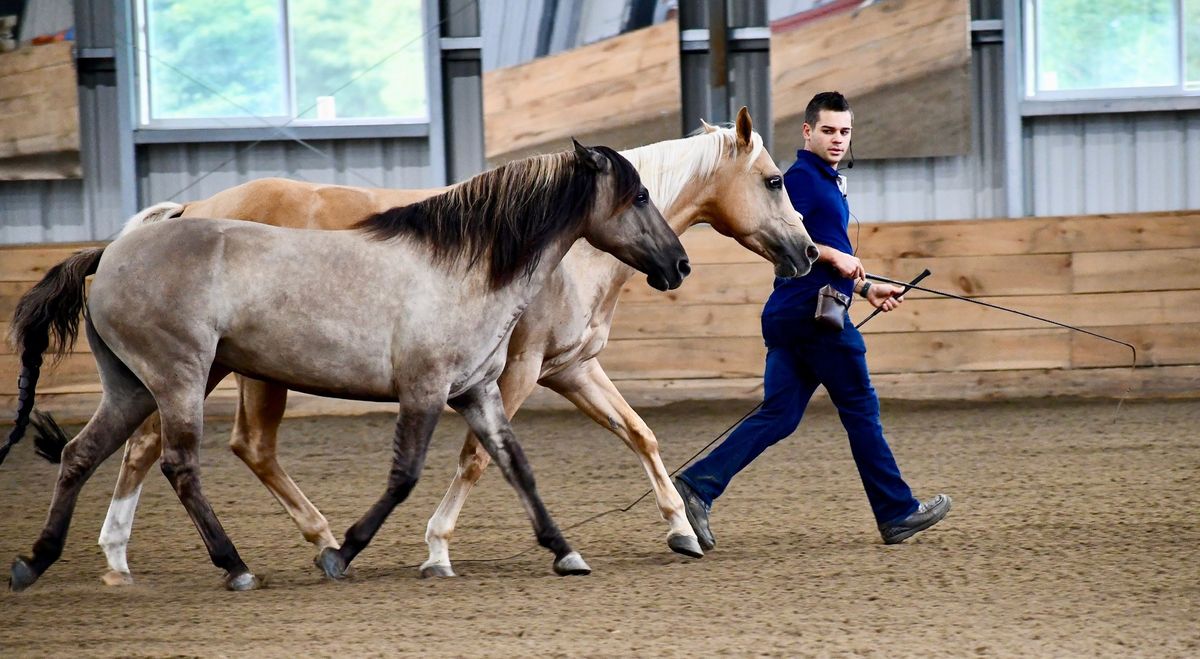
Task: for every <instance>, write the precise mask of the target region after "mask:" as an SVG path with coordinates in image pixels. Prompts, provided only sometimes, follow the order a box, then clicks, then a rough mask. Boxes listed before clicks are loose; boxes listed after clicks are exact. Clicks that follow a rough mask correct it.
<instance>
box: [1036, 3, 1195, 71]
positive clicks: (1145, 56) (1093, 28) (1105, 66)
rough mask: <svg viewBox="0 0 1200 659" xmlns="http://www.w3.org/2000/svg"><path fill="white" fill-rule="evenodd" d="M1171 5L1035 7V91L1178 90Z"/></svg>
mask: <svg viewBox="0 0 1200 659" xmlns="http://www.w3.org/2000/svg"><path fill="white" fill-rule="evenodd" d="M1177 2H1178V0H1042V1H1040V2H1037V3H1036V19H1035V20H1036V23H1035V32H1036V62H1037V66H1036V82H1035V84H1036V90H1037V91H1039V92H1054V91H1070V90H1091V89H1120V88H1136V87H1164V86H1177V85H1179V84H1180V70H1179V69H1180V57H1179V54H1180V44H1179V17H1178V16H1177V10H1178V4H1177ZM1192 4H1194V3H1192Z"/></svg>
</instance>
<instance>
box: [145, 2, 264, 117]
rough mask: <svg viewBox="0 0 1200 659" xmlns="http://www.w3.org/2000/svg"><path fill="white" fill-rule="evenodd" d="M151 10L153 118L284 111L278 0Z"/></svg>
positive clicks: (153, 6) (151, 5) (161, 5)
mask: <svg viewBox="0 0 1200 659" xmlns="http://www.w3.org/2000/svg"><path fill="white" fill-rule="evenodd" d="M146 4H147V12H146V14H147V16H146V21H147V31H148V33H149V49H148V52H149V58H148V59H149V68H150V80H151V91H150V113H151V116H153V117H155V118H159V119H168V118H205V117H243V116H252V115H260V116H272V115H273V116H279V115H282V114H286V113H287V98H286V95H285V91H284V90H285V89H286V86H285V79H284V68H283V63H284V59H283V44H282V40H281V38H280V37H281V34H280V28H279V26H280V25H281V24H282V21H283V18H282V16H281V15H280V11H279V3H278V2H276V0H204V1H203V2H197V1H196V0H149V1H148V2H147V3H146ZM222 97H224V98H225V99H229V100H224V99H223V98H222ZM230 101H232V103H231V102H230ZM239 106H240V107H239Z"/></svg>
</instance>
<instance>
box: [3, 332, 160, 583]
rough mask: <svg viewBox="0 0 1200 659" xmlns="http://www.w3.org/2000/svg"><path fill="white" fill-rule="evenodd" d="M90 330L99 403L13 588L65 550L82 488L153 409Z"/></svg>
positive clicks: (66, 456)
mask: <svg viewBox="0 0 1200 659" xmlns="http://www.w3.org/2000/svg"><path fill="white" fill-rule="evenodd" d="M87 334H88V343H90V344H91V346H92V352H93V354H94V356H95V358H96V364H97V366H98V367H99V371H100V381H101V383H102V384H103V395H102V396H101V399H100V407H99V409H97V410H96V413H95V414H94V415H92V419H91V420H90V421H88V424H87V425H86V426H85V427H84V428H83V430H82V431H81V432H80V433H79V435H77V436H76V437H75V439H73V440H71V441H70V442H68V443H67V445H66V447H64V448H63V452H62V464H61V465H60V466H59V470H58V482H57V484H56V485H55V488H54V497H53V499H51V501H50V513H49V515H47V517H46V524H45V526H44V527H43V528H42V533H41V535H40V536H39V537H38V539H37V542H35V543H34V545H33V554H32V556H30V557H29V558H24V557H21V558H17V559H16V561H14V562H13V566H12V573H11V576H10V577H9V588H11V589H12V590H14V591H20V590H25V589H26V588H28V587H29V586H31V585H33V583H34V582H35V581H37V579H38V578H39V577H40V576H41V575H42V574H44V573H45V572H46V570H47V569H49V568H50V566H51V565H53V564H54V562H55V561H57V560H58V558H59V556H61V555H62V548H63V544H64V543H65V542H66V539H67V531H68V529H69V527H70V525H71V515H72V514H73V513H74V511H75V502H76V500H77V498H78V497H79V491H80V489H82V488H83V485H84V483H86V482H87V480H88V478H90V477H91V475H92V474H93V473H94V472H95V471H96V467H97V466H98V465H99V464H100V463H101V462H103V461H104V460H105V459H107V458H108V457H109V456H111V455H112V454H113V453H114V452H115V451H116V450H117V447H119V446H120V445H121V443H122V442H124V441H125V440H126V439H127V438H128V437H129V435H130V434H131V433H132V432H133V431H134V430H135V429H136V428H137V427H138V425H139V424H141V423H142V422H143V421H145V420H146V417H148V416H150V414H151V412H153V411H154V407H155V403H154V398H153V396H151V395H150V392H149V390H147V389H146V387H145V386H144V385H143V384H142V383H141V381H140V380H138V378H137V377H135V376H134V375H133V373H131V372H130V371H129V369H128V368H126V366H125V365H124V364H123V363H121V361H120V360H118V359H117V358H116V356H115V355H113V354H112V352H111V351H110V350H109V349H108V347H107V346H106V345H105V344H104V342H103V341H102V340H101V339H100V338H99V336H98V335H97V334H96V332H95V330H94V329H93V328H92V325H91V323H90V322H89V323H87Z"/></svg>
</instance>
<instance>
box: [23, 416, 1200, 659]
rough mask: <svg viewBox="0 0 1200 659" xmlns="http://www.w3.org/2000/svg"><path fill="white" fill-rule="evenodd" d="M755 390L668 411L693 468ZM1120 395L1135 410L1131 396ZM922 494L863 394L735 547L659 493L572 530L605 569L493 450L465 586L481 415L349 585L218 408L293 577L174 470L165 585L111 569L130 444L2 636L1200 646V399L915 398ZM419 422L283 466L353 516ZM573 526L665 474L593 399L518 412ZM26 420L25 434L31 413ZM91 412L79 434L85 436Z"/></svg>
mask: <svg viewBox="0 0 1200 659" xmlns="http://www.w3.org/2000/svg"><path fill="white" fill-rule="evenodd" d="M746 407H748V406H747V405H745V404H744V403H739V404H732V403H730V404H703V405H701V404H689V405H676V406H672V407H668V408H663V409H654V410H648V411H647V412H646V419H647V421H648V422H649V424H650V426H651V427H652V428H655V429H656V430H657V431H658V433H659V439H660V441H661V442H662V447H663V455H664V459H665V461H666V463H667V464H668V466H669V467H672V468H673V467H674V466H675V465H677V464H678V463H679V462H680V461H681V460H683V459H684V458H686V457H687V456H688V455H690V454H691V453H692V452H693V451H695V450H696V449H697V448H699V447H700V446H702V445H703V444H704V443H705V442H706V441H707V440H708V439H709V438H711V437H712V436H714V435H715V434H716V433H717V432H719V431H720V430H722V429H723V428H725V426H726V425H728V424H729V423H731V422H732V421H733V420H735V419H737V418H738V417H739V416H740V415H741V414H742V412H744V411H745V408H746ZM1114 414H1115V417H1114ZM884 421H885V425H886V427H887V429H888V434H889V437H890V438H891V441H892V445H893V449H894V451H895V452H896V454H897V456H898V459H899V461H900V465H901V467H902V468H903V470H904V473H905V476H906V477H907V479H908V480H909V482H910V483H911V484H913V486H914V489H915V490H916V491H917V493H918V494H919V495H921V496H929V495H931V494H933V493H936V492H939V491H944V492H947V493H949V494H951V495H952V496H953V497H954V511H953V512H952V513H951V514H950V517H949V518H947V519H946V520H945V521H944V522H942V524H940V525H939V526H937V527H935V528H934V529H933V530H931V531H929V532H927V533H925V534H923V535H921V536H919V537H918V538H917V539H915V540H913V541H910V542H908V543H906V544H904V545H900V546H895V547H887V546H884V545H883V544H882V543H881V542H880V539H879V536H878V534H877V533H876V531H875V528H874V524H873V523H872V520H871V518H870V511H869V509H868V507H867V503H866V498H865V496H864V495H863V492H862V487H861V484H860V483H859V481H858V477H857V473H856V472H855V469H854V465H853V462H852V461H851V459H850V453H849V449H848V446H847V444H846V440H845V435H844V434H843V432H842V431H841V427H840V425H839V424H838V421H837V418H836V415H835V414H834V413H833V412H832V410H831V409H830V408H829V407H827V406H818V407H817V408H816V409H814V410H812V411H811V412H810V415H809V418H808V419H806V420H805V422H804V424H802V426H801V430H800V431H799V432H798V433H797V434H796V435H795V436H793V437H792V438H790V439H789V440H787V441H785V442H783V443H781V444H779V445H778V446H776V447H775V448H773V449H772V450H771V451H769V452H768V453H767V454H766V455H765V456H764V457H763V458H762V459H760V460H759V461H758V462H757V463H756V464H754V465H753V466H752V467H751V468H750V469H749V470H748V471H747V472H745V473H743V474H742V475H741V477H740V478H739V479H738V480H737V481H735V483H734V485H733V486H732V487H731V489H730V491H729V492H728V493H727V494H726V496H725V498H723V499H722V500H720V501H719V502H718V505H717V507H716V508H715V509H714V512H713V530H714V532H715V533H716V535H717V538H718V547H717V549H716V550H714V551H712V552H710V553H709V555H708V556H706V557H705V558H704V559H702V560H689V559H684V558H682V557H679V556H676V555H674V554H672V553H670V551H669V550H668V549H667V547H666V543H665V534H666V526H665V524H663V523H662V522H661V521H660V520H659V518H658V513H657V511H656V510H655V508H654V506H653V504H652V503H651V502H649V501H646V502H643V503H642V504H640V505H639V506H638V507H636V508H634V509H633V510H632V511H631V512H628V513H623V514H616V515H609V516H606V517H604V518H601V519H600V520H597V521H595V522H592V523H590V524H587V525H585V526H582V527H580V528H577V529H574V530H571V531H568V533H567V536H568V539H569V540H571V541H572V543H573V544H574V545H575V547H576V548H577V549H578V550H580V551H581V553H582V554H583V556H584V557H585V558H586V559H587V560H588V562H589V563H590V564H591V566H592V568H593V569H594V570H595V572H594V573H593V574H592V575H591V576H589V577H576V578H567V579H563V578H559V577H556V576H554V575H553V573H552V572H551V570H550V564H551V557H550V555H549V553H548V552H545V551H542V550H540V549H539V550H537V551H533V552H530V553H528V554H525V555H523V556H521V557H519V558H516V559H512V560H506V561H501V562H491V563H472V562H466V561H465V560H463V559H469V558H476V559H477V558H488V557H502V556H508V555H511V554H513V553H515V552H517V551H519V550H521V549H524V548H526V547H528V546H529V545H530V544H532V541H533V537H532V533H531V531H530V527H529V524H528V522H527V521H526V518H525V516H524V514H523V513H522V511H521V509H520V507H519V505H518V504H517V500H516V497H515V495H514V494H513V492H512V491H511V490H510V489H509V488H508V486H507V485H506V484H505V483H504V482H503V479H502V478H500V476H499V473H498V472H497V471H496V470H495V469H492V470H490V471H489V474H488V476H486V477H485V478H484V480H483V482H482V483H481V484H480V487H479V488H478V489H477V490H476V491H475V494H474V496H473V497H472V498H471V500H470V501H469V502H468V504H467V506H466V510H465V511H464V514H463V517H462V519H461V523H460V526H459V530H458V533H457V536H458V540H457V542H456V543H455V544H454V545H453V547H452V552H453V553H452V557H453V558H456V559H458V560H457V561H456V563H455V567H456V569H457V570H458V572H459V573H460V574H461V575H462V576H461V577H460V578H458V579H449V580H435V581H430V580H421V579H419V578H418V575H417V570H416V568H415V565H416V564H419V563H420V562H421V561H422V560H423V559H424V558H425V545H424V542H423V540H422V536H423V534H424V527H425V521H426V518H427V516H428V514H429V513H430V512H432V510H433V509H434V507H435V505H436V503H437V501H438V499H439V498H440V497H441V494H442V492H443V491H444V488H445V486H446V485H447V484H448V482H449V478H450V476H451V474H452V473H453V467H452V465H453V462H454V459H455V456H456V454H457V450H458V446H459V443H460V439H461V436H462V432H463V425H462V423H461V421H460V420H459V419H457V418H455V417H454V416H452V415H447V416H446V417H445V418H444V419H443V422H442V424H441V426H440V428H439V429H438V432H437V435H436V437H435V439H434V443H433V448H432V451H431V454H430V457H429V460H428V462H427V466H426V470H425V478H424V479H423V480H422V481H421V483H420V484H419V486H418V487H417V489H416V491H415V492H414V493H413V495H412V497H411V498H410V499H409V500H408V501H407V502H406V503H404V504H402V505H401V506H400V507H399V508H397V510H396V512H395V513H394V514H393V515H392V517H391V519H390V520H389V521H388V523H387V524H386V525H385V526H384V528H383V530H382V531H381V532H380V534H379V536H378V537H377V538H376V540H375V542H374V544H373V545H372V546H371V547H370V548H368V549H367V550H366V551H365V552H364V553H363V554H362V555H361V556H360V557H359V558H358V560H357V561H356V563H355V567H356V570H357V574H356V577H355V578H354V579H353V580H352V581H349V582H347V583H329V582H326V581H324V580H323V579H322V578H321V577H320V576H319V575H318V573H317V572H316V570H315V568H313V567H312V565H311V563H310V561H311V558H312V553H313V552H312V551H311V549H310V547H309V546H308V545H307V544H306V543H305V542H304V540H303V539H302V538H301V537H300V535H299V533H298V532H297V530H296V529H295V527H293V526H292V524H291V522H290V520H289V519H288V518H287V516H286V515H285V514H284V513H283V512H282V510H281V508H280V507H279V506H278V505H277V504H276V503H275V501H274V499H273V498H272V497H271V496H270V495H269V494H268V493H267V491H266V490H265V489H264V488H262V487H261V486H260V485H259V484H258V482H257V481H256V480H255V479H254V478H253V476H252V475H251V474H250V472H249V470H248V469H246V468H245V467H244V466H242V465H241V463H240V462H238V461H237V459H236V458H235V457H234V456H233V455H232V454H231V453H229V452H228V451H227V450H226V449H225V448H224V442H225V440H226V438H227V436H228V431H229V426H228V424H226V423H213V424H210V427H209V430H208V436H207V439H206V441H205V444H204V452H203V458H202V459H203V464H204V469H205V471H204V474H203V476H204V485H205V491H206V493H207V495H208V497H209V499H210V500H211V501H212V502H213V505H214V506H215V508H216V510H217V512H218V514H219V515H220V516H221V519H222V521H223V523H224V525H225V528H226V530H227V531H229V533H230V536H231V537H232V538H233V540H234V542H235V543H236V544H237V546H238V548H239V550H240V551H241V554H242V556H243V558H245V559H246V561H247V563H249V565H250V566H251V568H252V569H253V570H254V571H255V572H256V573H257V574H259V575H260V576H266V577H267V578H268V579H269V588H267V589H265V590H261V591H257V592H251V593H229V592H225V591H224V590H222V589H221V588H220V584H219V577H220V574H219V571H218V570H217V569H216V568H214V567H212V565H211V564H209V562H208V557H207V556H206V554H205V553H204V550H203V546H202V544H201V542H200V539H199V536H198V535H197V534H196V531H195V530H194V528H193V527H192V525H191V523H190V522H189V520H188V519H187V516H186V514H185V512H184V510H183V507H182V506H181V505H179V503H178V501H177V500H176V499H175V496H174V494H173V493H172V492H171V491H170V488H169V487H168V485H167V483H166V480H165V479H164V478H162V476H161V475H160V474H159V473H158V472H157V470H155V471H154V472H152V473H151V475H150V478H149V479H148V480H147V485H146V489H145V492H144V493H143V495H142V505H141V509H140V511H139V516H138V518H137V522H136V524H135V527H134V534H133V542H132V544H131V547H130V551H129V558H130V564H131V566H132V568H133V573H134V576H135V578H136V579H137V583H136V584H135V585H133V586H130V587H124V588H111V587H106V586H103V585H102V584H101V583H100V581H99V578H98V577H99V575H100V574H101V573H102V571H103V568H104V559H103V555H102V553H101V551H100V549H99V548H98V547H97V546H96V544H95V539H96V535H97V532H98V531H99V528H100V524H101V522H102V521H103V518H104V511H105V509H106V507H107V505H108V500H109V493H110V492H111V488H112V484H113V482H114V478H115V471H116V467H117V464H118V461H119V455H120V454H119V453H118V454H117V456H114V458H112V459H110V460H109V461H108V462H107V463H105V464H104V465H103V466H102V467H101V469H100V470H99V471H98V472H97V474H96V476H95V477H93V479H92V481H91V482H90V483H89V484H88V487H87V488H85V489H84V491H83V495H82V496H81V498H80V504H79V507H78V509H77V510H76V514H75V522H74V526H73V529H72V535H71V537H70V540H69V541H68V544H67V548H66V552H65V554H64V556H63V558H62V560H61V561H60V562H59V563H58V564H57V565H55V566H54V567H53V568H51V569H50V571H49V572H47V573H46V575H45V576H44V577H43V578H42V580H41V581H40V582H39V583H38V584H37V585H35V586H34V587H33V588H32V589H30V590H29V591H27V592H25V593H22V594H13V593H8V592H3V593H0V656H3V657H25V656H35V655H70V656H80V655H86V656H117V655H121V656H145V655H154V656H161V655H179V656H192V655H204V656H210V655H224V656H229V655H234V656H247V655H253V656H263V655H273V656H296V655H301V654H305V655H332V654H350V655H395V654H413V655H416V654H420V655H438V656H464V655H472V656H474V655H485V656H497V657H500V656H516V655H543V656H549V655H564V656H565V655H572V656H574V655H608V656H615V655H622V656H629V655H640V656H663V655H679V656H683V655H693V656H696V655H708V654H725V655H734V656H747V655H771V656H785V655H786V656H795V655H819V656H844V655H867V656H888V657H892V656H923V657H924V656H954V657H962V656H967V655H984V656H1012V655H1037V656H1056V657H1062V656H1099V655H1106V656H1121V657H1126V656H1153V657H1164V656H1197V655H1198V654H1200V625H1198V624H1197V620H1200V549H1198V547H1200V516H1198V515H1200V513H1198V512H1197V511H1198V510H1200V401H1180V402H1132V403H1127V404H1126V405H1125V406H1124V408H1123V409H1122V410H1121V411H1120V412H1119V414H1118V413H1116V405H1115V403H1108V402H1087V403H1079V402H1044V401H1038V402H1020V403H1016V402H1014V403H1002V404H991V405H927V404H926V405H915V404H887V405H885V410H884ZM391 426H392V420H391V419H390V418H388V417H385V416H369V417H357V418H334V417H324V418H312V419H289V420H288V421H286V422H285V424H284V429H283V437H282V440H281V445H282V447H281V453H282V461H283V463H284V465H285V467H287V468H289V469H290V470H291V473H292V475H293V476H294V478H295V479H296V481H297V482H298V483H299V484H300V485H301V487H303V488H304V490H305V491H306V492H307V493H308V495H309V496H310V497H311V498H312V499H313V501H314V502H315V503H316V504H317V505H318V506H319V507H320V508H321V509H322V510H323V511H324V512H325V514H326V515H327V516H328V518H329V519H330V521H331V523H332V524H333V526H334V528H335V531H336V532H337V534H338V535H339V537H340V535H341V530H343V529H345V528H346V526H347V525H349V524H350V523H351V522H353V521H354V520H355V519H357V517H358V516H359V515H360V514H361V513H362V512H364V511H365V510H366V508H367V507H368V506H369V505H370V503H371V502H373V501H374V500H375V498H376V497H377V496H378V495H379V493H380V492H381V491H382V488H383V485H384V479H385V476H386V471H387V461H388V459H389V454H390V452H389V442H390V433H391ZM516 428H517V432H518V435H519V436H520V437H521V439H522V441H523V444H524V446H525V448H526V451H527V453H528V454H529V456H530V459H531V460H532V462H533V465H534V469H535V471H536V473H537V476H538V479H539V486H540V490H541V493H542V495H543V497H544V498H545V500H546V501H547V503H548V505H549V506H550V510H551V512H552V513H553V514H554V515H555V517H556V519H557V520H558V522H559V524H560V525H561V526H567V525H569V524H572V523H574V522H576V521H578V520H581V519H584V518H586V517H588V516H590V515H592V514H595V513H597V512H601V511H603V510H605V509H608V508H612V507H619V506H623V505H625V504H626V503H627V502H629V501H631V500H632V499H634V498H636V497H637V496H638V495H639V494H641V493H642V492H643V491H644V490H645V489H646V488H647V487H648V485H647V481H646V479H645V477H644V476H643V473H642V470H641V468H640V467H639V466H638V464H637V462H636V461H635V459H634V457H633V454H632V453H630V452H629V451H627V450H626V449H625V447H624V446H623V445H621V444H620V443H619V442H618V441H617V440H616V439H615V438H613V437H611V436H610V435H608V434H607V433H605V432H604V431H603V430H601V429H600V428H598V427H596V426H595V425H593V424H591V422H589V421H588V420H586V419H585V418H584V417H583V416H582V415H579V414H576V413H530V414H523V415H521V416H519V417H518V419H517V424H516ZM2 430H3V431H4V432H5V433H6V432H7V430H8V428H7V427H3V428H2ZM72 430H74V429H72ZM55 474H56V468H55V467H53V466H51V465H48V464H46V463H44V462H42V461H40V460H39V459H37V458H36V457H35V456H34V455H33V451H32V449H31V447H30V446H28V445H27V444H25V443H23V444H21V445H19V446H18V447H16V449H14V451H13V453H12V455H10V456H9V459H8V461H7V463H6V464H5V465H4V466H3V467H2V468H0V557H2V558H3V560H4V561H5V569H6V570H7V562H8V560H10V558H11V557H12V556H14V555H16V554H17V553H27V552H28V551H29V548H30V546H31V544H32V542H33V540H34V539H35V537H36V535H37V533H38V531H39V529H40V528H41V524H42V522H43V519H44V516H45V511H46V507H47V505H48V502H49V498H50V494H51V491H52V487H53V482H54V479H55Z"/></svg>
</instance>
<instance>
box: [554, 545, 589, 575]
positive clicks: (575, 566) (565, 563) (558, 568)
mask: <svg viewBox="0 0 1200 659" xmlns="http://www.w3.org/2000/svg"><path fill="white" fill-rule="evenodd" d="M554 572H555V573H556V574H558V576H560V577H569V576H583V575H585V574H591V573H592V568H590V567H588V564H587V563H584V562H583V557H582V556H580V555H579V552H577V551H573V552H571V553H569V554H567V555H566V556H563V557H562V558H560V559H558V560H557V561H554Z"/></svg>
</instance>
